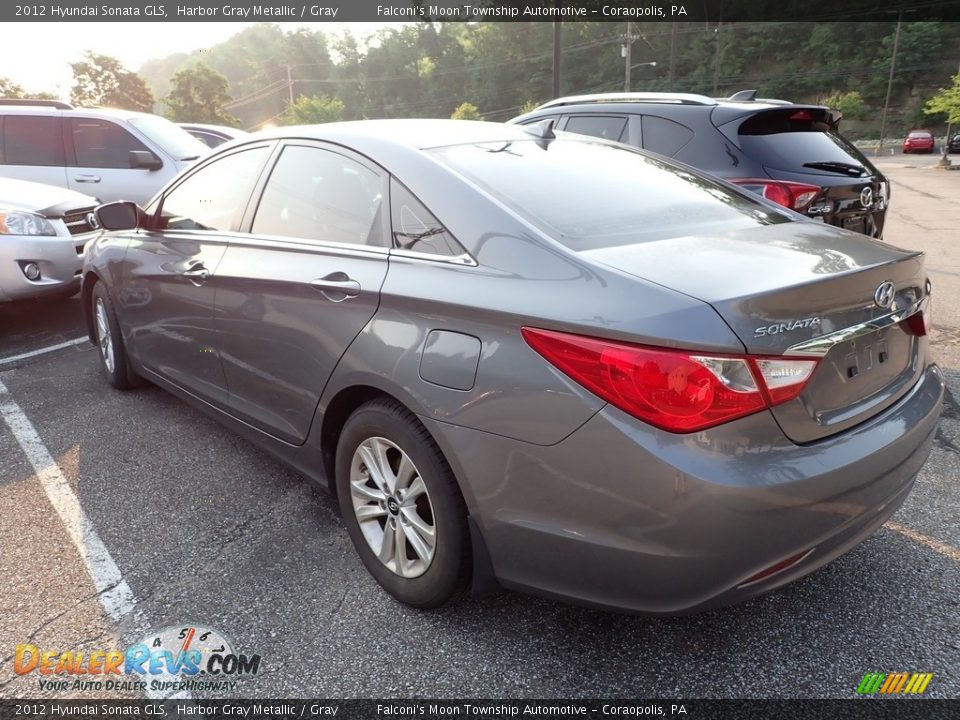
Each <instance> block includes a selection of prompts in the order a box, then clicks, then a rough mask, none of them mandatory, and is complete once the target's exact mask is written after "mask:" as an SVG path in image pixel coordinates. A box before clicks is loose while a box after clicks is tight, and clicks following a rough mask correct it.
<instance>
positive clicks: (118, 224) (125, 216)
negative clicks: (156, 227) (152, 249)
mask: <svg viewBox="0 0 960 720" xmlns="http://www.w3.org/2000/svg"><path fill="white" fill-rule="evenodd" d="M134 152H135V151H134ZM93 212H94V215H96V218H97V222H98V223H100V227H102V228H103V229H104V230H136V229H137V228H138V227H141V226H142V225H143V224H144V222H143V221H144V220H146V217H147V214H146V213H145V212H144V211H143V210H141V209H140V206H139V205H137V204H136V203H132V202H128V201H126V200H121V201H120V202H112V203H107V204H106V205H101V206H100V207H98V208H97V209H96V210H94V211H93Z"/></svg>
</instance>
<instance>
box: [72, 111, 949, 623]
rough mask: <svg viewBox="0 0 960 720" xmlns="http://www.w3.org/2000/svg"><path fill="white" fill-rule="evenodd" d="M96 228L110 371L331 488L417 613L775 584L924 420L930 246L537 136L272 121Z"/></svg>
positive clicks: (890, 498) (931, 400)
mask: <svg viewBox="0 0 960 720" xmlns="http://www.w3.org/2000/svg"><path fill="white" fill-rule="evenodd" d="M97 215H98V219H99V221H100V223H101V225H102V226H103V227H104V228H106V231H105V232H104V233H103V234H102V235H101V236H100V237H99V238H98V239H97V240H96V242H95V243H93V244H92V246H91V247H90V248H89V250H88V253H87V256H86V260H85V264H84V276H83V286H82V291H83V298H84V302H85V306H86V312H87V321H88V326H89V332H90V339H91V341H92V342H93V343H94V344H95V345H97V346H99V350H100V352H99V358H100V363H101V366H102V370H103V373H104V375H105V376H106V379H107V381H108V382H109V383H110V384H111V385H113V386H114V387H116V388H119V389H125V388H129V387H131V386H132V385H134V384H135V383H136V382H137V380H138V379H146V380H149V381H150V382H152V383H155V384H157V385H159V386H161V387H163V388H165V389H167V390H169V391H170V392H172V393H174V394H176V395H178V396H179V397H181V398H183V399H184V400H186V401H187V402H189V403H191V404H194V405H196V406H198V407H200V408H202V409H203V410H205V411H207V412H208V413H210V414H211V415H213V416H214V417H216V418H218V419H219V420H221V421H222V422H224V423H225V424H227V425H228V426H229V427H231V428H233V429H234V430H235V431H237V432H238V433H240V434H242V435H244V436H246V437H247V438H249V439H251V440H252V441H254V442H256V443H258V444H259V445H261V446H263V447H265V448H266V449H267V450H269V451H270V452H271V453H273V454H274V455H276V456H277V457H279V458H281V459H282V460H283V461H285V462H286V463H289V464H290V465H291V466H293V467H294V468H296V469H297V470H299V471H300V472H302V473H303V474H305V475H307V476H309V477H310V478H313V479H315V480H317V481H319V482H320V483H322V484H324V485H326V486H327V487H328V488H329V489H330V491H332V492H333V493H335V494H336V496H337V498H338V501H339V504H340V508H341V510H342V513H343V518H344V522H345V524H346V527H347V530H348V532H349V533H350V536H351V538H352V540H353V542H354V545H355V546H356V549H357V552H358V553H359V555H360V558H361V559H362V561H363V563H364V564H365V565H366V567H367V568H368V570H369V571H370V572H371V573H372V575H373V576H374V577H375V578H376V580H377V581H378V582H379V583H380V584H381V585H382V586H383V587H384V588H385V589H386V590H387V591H388V592H389V593H390V594H391V595H393V596H394V597H395V598H397V599H398V600H400V601H402V602H404V603H408V604H410V605H414V606H417V607H423V608H432V607H437V606H439V605H441V604H443V603H445V602H447V601H449V600H451V599H452V598H454V597H456V596H458V595H460V594H461V593H463V592H464V591H466V590H467V589H468V588H471V587H472V588H474V590H475V591H479V590H482V589H486V588H490V587H496V586H497V585H499V586H502V587H507V588H513V589H518V590H525V591H530V592H535V593H539V594H543V595H549V596H554V597H558V598H563V599H566V600H571V601H575V602H578V603H583V604H587V605H592V606H599V607H607V608H616V609H620V610H627V611H636V612H644V613H654V614H670V613H683V612H693V611H697V610H702V609H704V608H708V607H713V606H717V605H723V604H728V603H732V602H736V601H739V600H742V599H744V598H747V597H750V596H752V595H756V594H758V593H761V592H765V591H768V590H770V589H772V588H775V587H777V586H780V585H783V584H784V583H788V582H790V581H792V580H795V579H797V578H798V577H801V576H802V575H805V574H807V573H809V572H811V571H812V570H814V569H816V568H818V567H820V566H822V565H824V564H825V563H827V562H830V561H831V560H833V559H834V558H836V557H837V556H839V555H841V554H842V553H844V552H846V551H847V550H849V549H851V548H852V547H853V546H854V545H856V544H857V543H859V542H860V541H862V540H863V539H864V538H866V537H868V536H869V535H870V534H871V533H872V532H874V531H875V530H876V529H877V528H878V527H880V525H882V524H883V523H884V521H885V520H886V519H887V518H889V517H890V515H891V514H892V513H893V512H894V511H895V510H896V509H897V507H898V506H899V505H900V504H901V503H902V502H903V500H904V498H905V497H906V495H907V494H908V493H909V491H910V489H911V487H912V486H913V483H914V479H915V477H916V475H917V472H918V471H919V470H920V467H921V466H922V465H923V463H924V461H925V460H926V458H927V455H928V453H929V451H930V446H931V442H932V440H933V436H934V432H935V429H936V425H937V420H938V418H939V414H940V406H941V399H942V397H943V393H944V383H943V378H942V376H941V373H940V370H939V369H938V368H937V366H936V365H934V364H933V362H932V361H931V359H930V356H929V349H928V339H927V330H928V327H929V323H930V282H929V280H928V278H927V275H926V273H925V271H924V266H923V256H922V254H921V253H918V252H910V251H906V250H900V249H897V248H894V247H891V246H889V245H885V244H882V243H880V242H877V241H875V240H872V239H870V238H867V237H865V236H863V235H859V234H855V233H852V232H848V231H844V230H840V229H837V228H834V227H830V226H826V225H824V224H822V223H817V222H814V221H811V220H809V219H807V218H804V217H802V216H800V215H797V214H795V213H793V212H791V211H789V210H786V209H784V208H782V207H780V206H778V205H774V204H772V203H769V202H768V201H765V200H763V199H762V198H759V197H758V196H756V195H753V194H752V193H749V192H747V191H744V190H741V189H738V188H737V187H735V186H732V185H728V184H726V183H725V182H723V181H721V180H717V179H712V178H709V177H707V176H705V175H703V174H701V173H699V172H698V171H696V170H693V169H691V168H689V167H686V166H681V165H678V164H675V163H671V162H668V161H665V160H663V159H660V158H657V157H653V156H650V155H646V154H644V153H643V152H640V151H637V150H634V149H631V148H628V147H626V146H622V145H618V144H616V143H611V142H606V141H603V140H598V139H593V138H588V137H584V136H576V135H564V134H562V133H554V132H553V130H552V128H551V127H550V125H549V124H542V125H537V126H528V127H526V128H524V127H518V126H511V125H500V124H494V123H471V122H463V121H436V120H422V121H419V120H418V121H369V122H357V123H337V124H330V125H322V126H313V127H295V128H290V127H287V128H282V129H280V130H277V131H274V132H270V133H268V134H260V135H254V136H250V137H247V138H244V139H243V140H240V141H235V142H233V143H231V144H229V145H225V146H223V147H222V148H220V149H218V150H217V151H216V152H215V153H214V154H212V155H210V156H209V157H207V158H205V159H204V160H202V161H201V162H200V163H198V164H197V165H195V166H193V167H191V168H190V169H189V170H187V171H186V172H184V173H183V174H182V175H180V176H179V177H178V178H177V179H175V180H173V181H172V182H171V183H170V184H169V185H168V186H167V187H166V188H165V189H164V190H163V191H162V192H160V194H159V195H157V197H156V198H154V199H153V201H152V202H151V203H150V204H149V205H148V206H147V207H146V208H139V207H137V206H136V205H133V204H132V203H113V204H109V205H104V206H101V207H100V208H99V209H98V211H97Z"/></svg>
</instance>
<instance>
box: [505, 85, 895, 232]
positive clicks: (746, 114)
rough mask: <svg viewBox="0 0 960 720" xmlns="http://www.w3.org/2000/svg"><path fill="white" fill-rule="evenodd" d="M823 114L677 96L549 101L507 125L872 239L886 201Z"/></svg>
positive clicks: (764, 102)
mask: <svg viewBox="0 0 960 720" xmlns="http://www.w3.org/2000/svg"><path fill="white" fill-rule="evenodd" d="M840 117H841V115H840V113H839V112H837V111H834V110H830V109H829V108H826V107H819V106H813V105H798V104H793V103H789V102H787V101H785V100H772V99H763V98H757V97H756V93H755V92H754V91H750V90H747V91H743V92H740V93H737V94H735V95H733V96H731V97H730V98H726V99H714V98H709V97H705V96H703V95H691V94H685V93H604V94H599V95H579V96H572V97H563V98H559V99H557V100H552V101H550V102H548V103H545V104H543V105H541V106H540V107H538V108H537V109H536V110H534V111H532V112H529V113H527V114H525V115H521V116H520V117H517V118H514V119H513V120H511V121H510V122H511V123H519V124H521V125H528V124H531V123H537V122H542V121H544V120H548V119H549V120H553V121H554V123H555V127H556V129H558V130H565V131H566V132H575V133H581V134H585V135H593V136H595V137H602V138H605V139H608V140H619V141H620V142H623V143H625V144H627V145H632V146H633V147H637V148H643V149H644V150H647V151H649V152H654V153H657V154H658V155H662V156H664V157H667V158H672V159H674V160H679V161H681V162H684V163H686V164H688V165H691V166H693V167H696V168H699V169H700V170H706V171H707V172H709V173H711V174H713V175H717V176H719V177H722V178H724V179H725V180H728V181H730V182H733V183H736V184H738V185H742V186H743V187H746V188H748V189H749V190H752V191H754V192H756V193H758V194H760V195H763V196H764V197H765V198H767V199H769V200H773V201H774V202H776V203H779V204H780V205H783V206H785V207H788V208H790V209H791V210H795V211H797V212H799V213H802V214H804V215H807V216H808V217H811V218H813V219H814V220H822V221H824V222H826V223H829V224H830V225H836V226H838V227H843V228H847V229H849V230H855V231H857V232H861V233H864V234H866V235H870V236H871V237H876V238H880V237H882V236H883V223H884V218H885V217H886V212H887V205H888V202H889V199H890V184H889V183H888V182H887V179H886V178H885V177H884V176H883V174H882V173H881V172H880V171H879V170H877V168H876V167H874V166H873V164H872V163H871V162H870V161H869V160H868V159H867V158H866V157H865V156H864V155H863V154H862V153H861V152H860V151H859V150H857V149H856V148H855V147H854V146H853V145H852V144H851V143H849V142H847V141H846V140H845V139H844V138H843V137H842V136H841V135H840V134H839V132H838V126H839V122H840Z"/></svg>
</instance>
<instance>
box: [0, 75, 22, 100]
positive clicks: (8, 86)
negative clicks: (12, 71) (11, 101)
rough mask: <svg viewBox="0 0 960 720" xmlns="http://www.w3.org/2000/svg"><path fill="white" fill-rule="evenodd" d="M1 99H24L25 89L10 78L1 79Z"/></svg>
mask: <svg viewBox="0 0 960 720" xmlns="http://www.w3.org/2000/svg"><path fill="white" fill-rule="evenodd" d="M0 97H5V98H22V97H24V92H23V88H22V87H20V86H19V85H17V84H16V83H15V82H14V81H13V80H11V79H10V78H8V77H0Z"/></svg>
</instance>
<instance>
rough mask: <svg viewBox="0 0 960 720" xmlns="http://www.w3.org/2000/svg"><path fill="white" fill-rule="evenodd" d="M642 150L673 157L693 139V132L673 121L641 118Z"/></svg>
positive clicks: (650, 116)
mask: <svg viewBox="0 0 960 720" xmlns="http://www.w3.org/2000/svg"><path fill="white" fill-rule="evenodd" d="M642 132H643V149H644V150H649V151H650V152H655V153H657V154H658V155H666V156H667V157H673V156H674V155H676V154H677V153H678V152H680V150H681V149H683V146H684V145H686V144H687V143H688V142H690V140H691V139H692V138H693V130H691V129H690V128H688V127H687V126H686V125H681V124H680V123H678V122H674V121H673V120H667V119H666V118H662V117H656V116H655V115H644V116H643V130H642Z"/></svg>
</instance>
